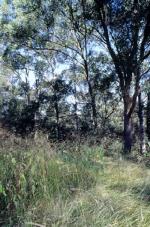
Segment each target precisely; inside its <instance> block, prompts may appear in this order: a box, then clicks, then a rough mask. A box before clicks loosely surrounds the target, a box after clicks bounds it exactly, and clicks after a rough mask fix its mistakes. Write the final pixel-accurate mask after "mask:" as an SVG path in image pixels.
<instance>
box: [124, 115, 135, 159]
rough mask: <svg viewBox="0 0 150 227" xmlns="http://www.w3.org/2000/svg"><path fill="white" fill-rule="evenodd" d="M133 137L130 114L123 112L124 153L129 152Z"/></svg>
mask: <svg viewBox="0 0 150 227" xmlns="http://www.w3.org/2000/svg"><path fill="white" fill-rule="evenodd" d="M132 138H133V126H132V116H128V114H127V113H126V112H124V154H128V153H130V152H131V148H132Z"/></svg>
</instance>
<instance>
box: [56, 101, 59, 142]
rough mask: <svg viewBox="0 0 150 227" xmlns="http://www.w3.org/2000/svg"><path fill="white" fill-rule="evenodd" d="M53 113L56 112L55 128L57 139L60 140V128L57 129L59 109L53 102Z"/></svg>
mask: <svg viewBox="0 0 150 227" xmlns="http://www.w3.org/2000/svg"><path fill="white" fill-rule="evenodd" d="M55 112H56V127H57V139H58V140H59V139H60V128H59V108H58V102H57V100H56V101H55Z"/></svg>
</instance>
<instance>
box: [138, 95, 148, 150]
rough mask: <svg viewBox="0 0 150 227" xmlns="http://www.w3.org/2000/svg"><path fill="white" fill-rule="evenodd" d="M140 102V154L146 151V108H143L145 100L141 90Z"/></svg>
mask: <svg viewBox="0 0 150 227" xmlns="http://www.w3.org/2000/svg"><path fill="white" fill-rule="evenodd" d="M138 104H139V111H138V117H139V137H140V154H144V153H145V151H146V146H145V129H144V110H143V107H144V105H143V102H142V95H141V92H140V93H139V95H138Z"/></svg>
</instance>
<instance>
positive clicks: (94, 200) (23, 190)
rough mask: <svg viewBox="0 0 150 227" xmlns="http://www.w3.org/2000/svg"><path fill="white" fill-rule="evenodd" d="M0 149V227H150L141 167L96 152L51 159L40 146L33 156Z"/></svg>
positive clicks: (148, 177)
mask: <svg viewBox="0 0 150 227" xmlns="http://www.w3.org/2000/svg"><path fill="white" fill-rule="evenodd" d="M70 147H71V146H70ZM4 148H5V149H3V148H1V153H0V155H1V157H0V206H1V212H0V223H1V226H4V227H5V226H21V227H22V226H23V227H24V226H25V227H26V226H27V227H32V226H37V227H38V226H39V227H51V226H52V227H58V226H62V227H70V226H74V227H75V226H76V227H128V226H135V227H149V226H150V169H149V168H147V167H146V166H145V165H144V163H142V162H141V163H133V162H132V161H129V160H126V159H124V158H122V157H121V156H120V157H118V158H113V157H109V156H105V155H104V151H103V149H102V148H101V147H99V146H95V147H92V148H89V147H88V146H83V147H81V149H80V152H77V151H75V147H74V146H73V147H72V148H71V151H70V150H69V148H68V147H66V149H65V148H64V147H63V148H62V147H60V148H59V149H58V148H57V149H58V150H61V151H63V152H57V154H56V153H55V152H54V153H53V152H52V149H53V148H51V152H50V153H47V151H45V150H42V149H43V148H42V146H41V147H38V148H37V147H34V149H35V150H36V153H35V150H33V148H32V149H29V147H28V148H22V147H21V146H20V145H19V146H18V147H17V148H15V150H14V148H13V147H11V152H10V151H9V152H6V150H7V147H6V146H5V147H4ZM21 149H22V150H21ZM46 149H47V148H46ZM2 150H3V151H2ZM4 150H5V152H4ZM73 150H74V152H73ZM6 179H7V180H6Z"/></svg>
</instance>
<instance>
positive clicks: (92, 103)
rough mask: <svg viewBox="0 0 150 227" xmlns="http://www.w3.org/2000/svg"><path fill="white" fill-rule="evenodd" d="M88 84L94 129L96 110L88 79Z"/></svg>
mask: <svg viewBox="0 0 150 227" xmlns="http://www.w3.org/2000/svg"><path fill="white" fill-rule="evenodd" d="M88 86H89V93H90V98H91V107H92V120H93V125H94V129H96V128H97V110H96V102H95V95H94V94H93V88H92V86H91V84H90V82H89V81H88Z"/></svg>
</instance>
